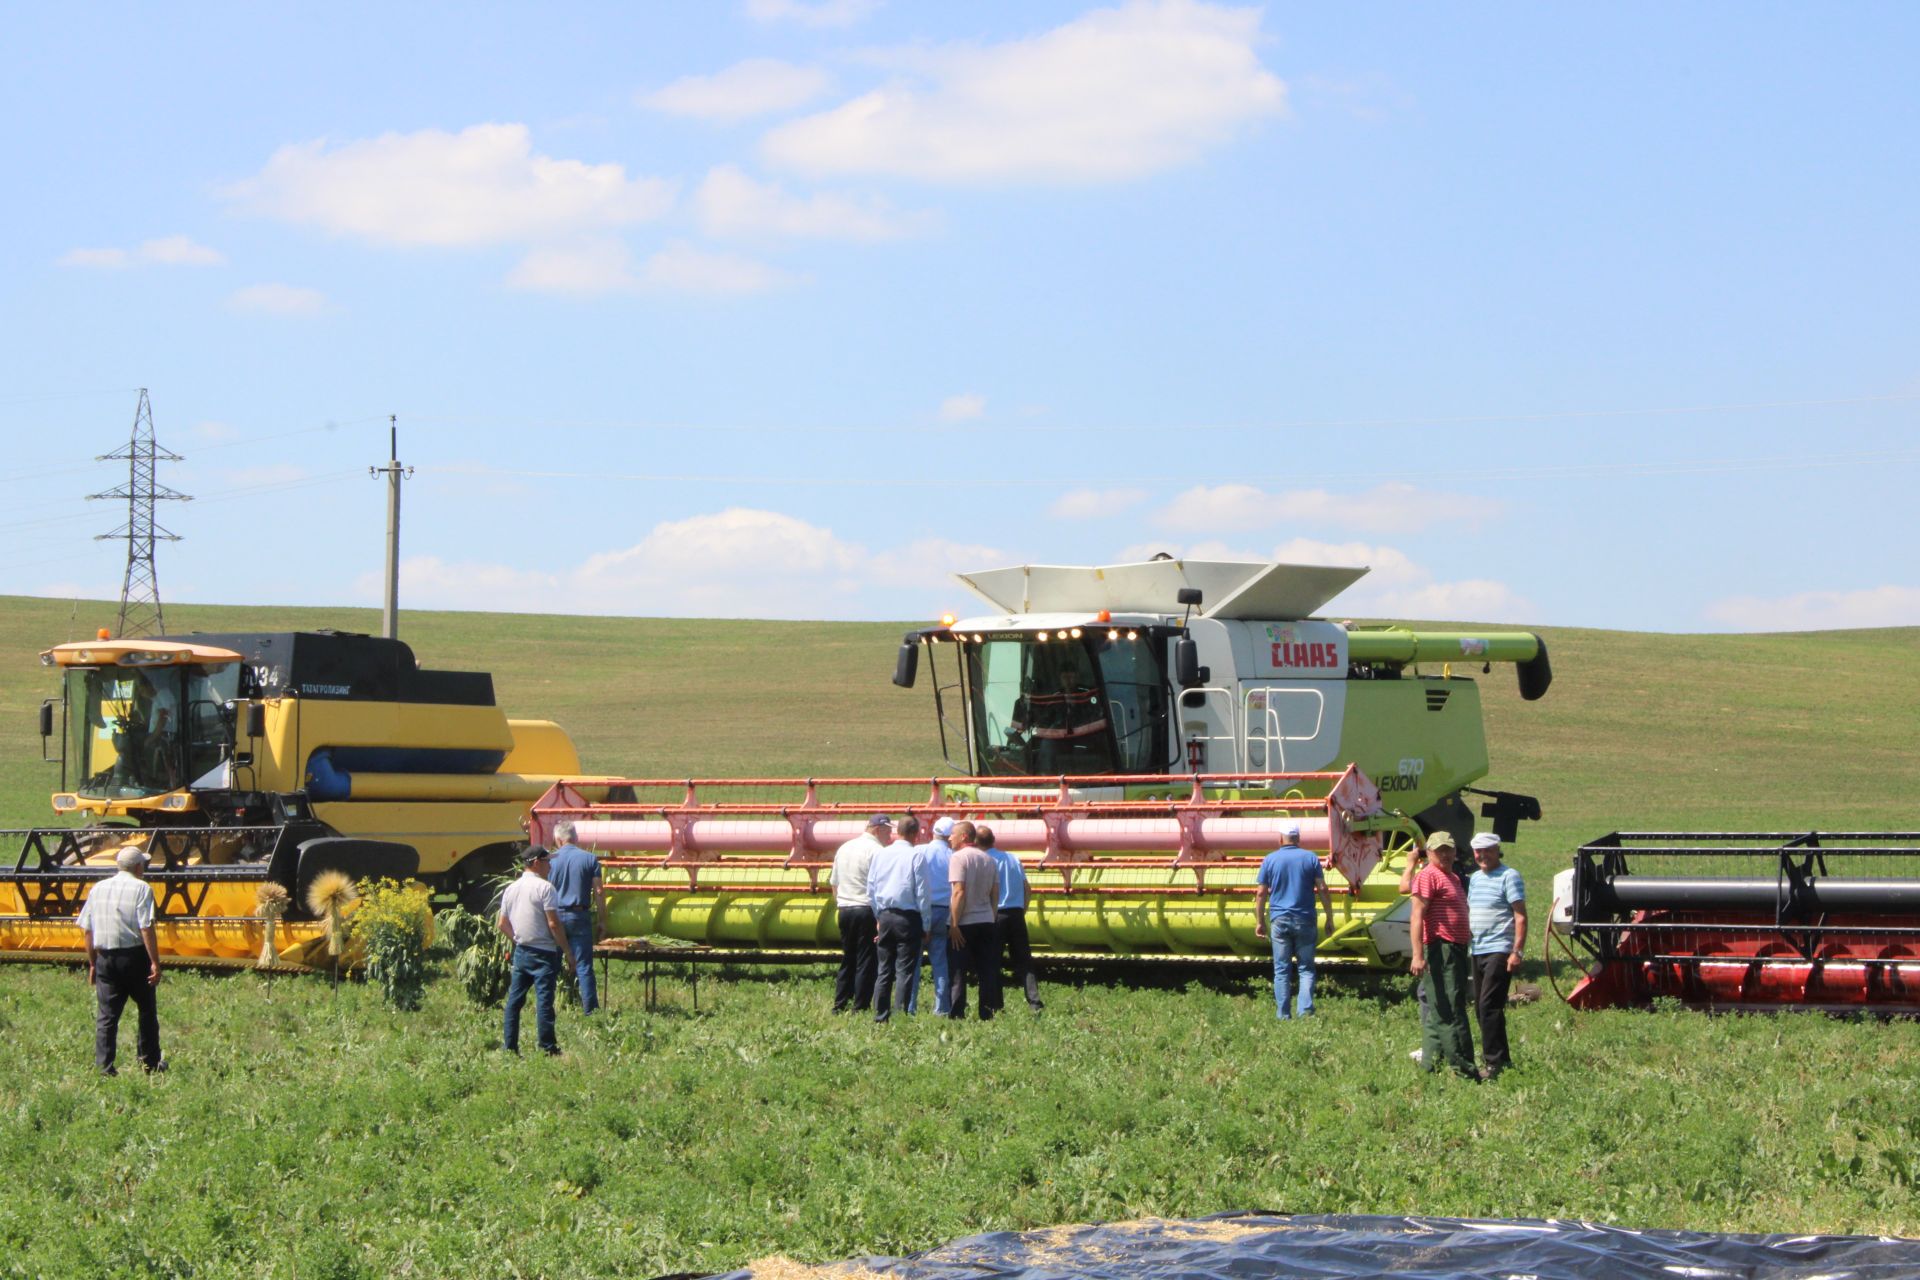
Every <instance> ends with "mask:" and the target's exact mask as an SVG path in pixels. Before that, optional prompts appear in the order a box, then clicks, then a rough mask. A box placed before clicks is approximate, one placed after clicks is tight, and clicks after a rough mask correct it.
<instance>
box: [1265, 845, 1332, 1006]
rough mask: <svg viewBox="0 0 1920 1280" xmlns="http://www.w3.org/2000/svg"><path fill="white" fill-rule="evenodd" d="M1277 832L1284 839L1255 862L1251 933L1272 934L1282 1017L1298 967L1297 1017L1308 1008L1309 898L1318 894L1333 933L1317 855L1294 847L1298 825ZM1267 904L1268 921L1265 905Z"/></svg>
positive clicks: (1329, 902) (1310, 983)
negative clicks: (1269, 906) (1270, 909)
mask: <svg viewBox="0 0 1920 1280" xmlns="http://www.w3.org/2000/svg"><path fill="white" fill-rule="evenodd" d="M1280 834H1281V835H1282V836H1283V837H1285V839H1286V843H1285V844H1283V845H1281V846H1280V847H1279V848H1278V849H1275V850H1274V851H1273V852H1272V853H1270V854H1268V855H1267V856H1266V857H1265V858H1264V859H1262V860H1261V862H1260V875H1259V877H1258V879H1257V881H1256V884H1257V885H1258V888H1257V889H1256V890H1255V893H1254V901H1253V915H1254V923H1253V936H1254V937H1256V938H1260V937H1265V936H1267V934H1269V933H1271V935H1272V938H1273V1003H1274V1005H1275V1007H1276V1008H1277V1009H1278V1010H1279V1014H1280V1017H1281V1018H1283V1019H1286V1018H1291V1017H1292V1016H1293V970H1294V968H1295V966H1298V968H1299V970H1300V1016H1301V1017H1303V1018H1304V1017H1306V1016H1307V1015H1308V1014H1310V1013H1312V1012H1313V979H1314V963H1313V944H1314V942H1315V941H1316V935H1315V934H1314V931H1313V898H1314V894H1315V893H1316V892H1318V894H1319V895H1320V905H1321V906H1322V907H1324V908H1325V909H1326V913H1327V932H1328V933H1332V932H1333V895H1332V894H1331V893H1330V892H1329V891H1328V890H1327V876H1326V872H1324V871H1322V870H1321V868H1320V859H1319V857H1318V856H1317V855H1315V854H1312V853H1309V852H1307V851H1306V850H1305V849H1302V848H1301V847H1300V825H1299V824H1298V823H1292V822H1290V823H1288V824H1287V825H1286V826H1285V827H1283V828H1281V832H1280ZM1269 902H1271V903H1272V904H1273V914H1272V918H1271V920H1269V918H1268V914H1267V904H1268V903H1269Z"/></svg>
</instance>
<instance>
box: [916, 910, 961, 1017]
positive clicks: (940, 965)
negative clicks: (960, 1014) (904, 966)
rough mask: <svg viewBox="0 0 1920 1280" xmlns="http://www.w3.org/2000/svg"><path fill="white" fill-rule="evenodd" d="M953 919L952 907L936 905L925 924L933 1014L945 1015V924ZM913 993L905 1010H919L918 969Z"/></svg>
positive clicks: (937, 1015)
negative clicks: (930, 917) (930, 968)
mask: <svg viewBox="0 0 1920 1280" xmlns="http://www.w3.org/2000/svg"><path fill="white" fill-rule="evenodd" d="M952 919H953V908H952V907H944V906H936V907H935V908H934V909H933V923H932V924H930V925H928V926H927V963H928V964H929V965H931V966H932V967H933V1012H934V1016H936V1017H941V1018H944V1017H946V1016H947V925H948V923H949V922H951V921H952ZM913 988H914V989H913V994H912V995H910V996H908V997H907V1012H908V1013H917V1012H919V1004H920V971H919V970H918V969H915V970H914V973H913Z"/></svg>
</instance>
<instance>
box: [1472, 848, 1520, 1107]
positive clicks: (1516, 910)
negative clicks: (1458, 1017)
mask: <svg viewBox="0 0 1920 1280" xmlns="http://www.w3.org/2000/svg"><path fill="white" fill-rule="evenodd" d="M1473 860H1474V862H1475V863H1476V864H1478V866H1479V870H1477V871H1475V872H1474V873H1473V876H1472V877H1471V878H1470V879H1469V880H1468V881H1467V928H1468V931H1469V932H1470V933H1471V934H1472V936H1473V978H1474V1000H1473V1011H1474V1014H1475V1016H1476V1017H1477V1018H1478V1019H1479V1022H1480V1052H1481V1054H1482V1056H1483V1057H1484V1058H1485V1059H1486V1064H1487V1071H1486V1074H1487V1075H1488V1076H1489V1077H1492V1076H1497V1075H1499V1074H1500V1073H1501V1072H1502V1071H1505V1070H1506V1069H1507V1068H1508V1067H1509V1066H1511V1065H1512V1058H1511V1056H1510V1055H1509V1053H1508V1052H1507V984H1508V982H1509V980H1510V979H1511V977H1512V974H1513V971H1514V970H1515V969H1518V968H1519V967H1520V956H1521V954H1522V953H1523V952H1524V951H1525V950H1526V946H1527V886H1526V885H1525V883H1523V882H1522V881H1521V879H1520V873H1519V872H1518V871H1515V870H1514V869H1513V868H1512V867H1508V866H1503V865H1501V862H1500V837H1499V836H1496V835H1494V834H1492V833H1491V832H1486V831H1483V832H1481V833H1480V834H1479V835H1477V836H1475V837H1474V838H1473Z"/></svg>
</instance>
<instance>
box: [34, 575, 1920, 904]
mask: <svg viewBox="0 0 1920 1280" xmlns="http://www.w3.org/2000/svg"><path fill="white" fill-rule="evenodd" d="M112 621H113V609H112V606H111V605H107V604H82V605H81V606H79V607H78V608H77V609H76V608H75V607H74V606H73V605H72V604H71V603H70V602H67V601H51V600H38V599H27V598H19V597H14V598H7V599H0V824H4V825H7V826H24V825H31V824H33V823H49V822H51V821H52V815H51V811H50V810H49V809H48V808H47V805H46V796H47V794H48V793H49V792H50V791H51V790H53V786H54V781H55V770H54V768H53V767H52V766H48V765H43V764H41V763H39V758H40V756H39V740H38V738H37V736H36V735H35V726H34V708H35V707H36V706H37V705H38V703H39V700H40V699H41V698H43V697H46V696H49V695H52V694H55V693H57V691H58V684H57V681H56V679H55V676H54V674H53V673H52V672H51V671H48V670H46V669H44V668H42V667H41V666H40V665H39V663H38V660H37V657H36V655H37V654H38V653H39V652H40V651H41V650H42V649H45V648H46V647H48V646H49V645H52V644H56V643H60V642H62V641H65V640H69V639H82V638H85V637H87V636H89V635H91V634H92V633H93V629H94V628H95V627H96V626H99V625H102V624H110V623H111V622H112ZM168 622H169V628H170V630H172V631H174V632H176V633H182V632H186V631H189V630H193V629H195V628H198V629H201V630H208V631H213V630H222V631H233V630H248V629H262V630H269V629H271V630H292V629H300V628H314V627H322V626H332V627H338V628H341V629H343V630H358V631H377V630H378V628H379V615H378V614H377V613H376V612H374V611H371V610H364V609H241V608H219V607H206V606H192V605H176V606H173V607H171V608H169V610H168ZM904 625H905V624H898V623H830V622H727V621H695V620H684V619H662V618H578V617H561V616H534V615H520V614H485V613H408V614H404V615H403V617H402V636H403V637H404V638H405V639H406V640H407V641H408V642H409V643H410V644H411V645H412V646H413V648H414V651H415V653H416V654H418V655H419V656H420V658H421V660H422V661H423V662H424V663H426V664H427V665H429V666H436V667H447V668H454V669H472V670H484V671H491V672H493V676H494V685H495V689H496V691H497V694H498V697H499V700H500V702H501V704H502V705H503V706H504V707H505V708H506V709H507V711H508V713H509V714H510V715H516V716H528V717H542V718H548V719H553V720H557V721H559V722H560V723H561V724H563V725H565V726H566V727H567V728H568V730H570V731H571V732H572V734H573V737H574V740H575V742H576V743H578V744H579V747H580V751H581V756H582V759H583V761H584V763H585V765H586V767H587V768H588V769H590V770H594V771H605V772H610V773H627V774H629V775H631V776H639V777H685V776H708V777H732V776H759V777H786V776H792V777H805V776H830V775H835V774H838V775H859V776H877V775H887V776H913V777H919V776H930V775H932V774H934V773H936V772H939V771H940V770H941V759H940V751H939V738H938V734H937V731H936V728H935V724H934V717H933V706H932V702H933V699H932V693H931V688H930V685H931V682H930V681H929V680H927V679H926V677H925V674H924V673H923V675H922V679H921V681H920V684H919V686H918V687H917V688H915V689H913V690H912V691H905V690H901V689H897V688H895V687H894V686H893V684H892V683H891V682H890V679H889V677H890V676H891V674H892V670H893V654H894V648H895V646H896V645H897V644H898V643H899V638H900V633H901V631H902V630H903V628H904ZM1541 634H1542V635H1543V636H1544V637H1545V638H1546V640H1547V644H1548V647H1549V650H1550V652H1551V654H1552V658H1553V665H1554V685H1553V689H1552V690H1551V691H1550V692H1549V693H1548V695H1547V696H1546V698H1544V699H1543V700H1541V701H1539V702H1535V703H1528V702H1522V701H1521V700H1520V697H1519V694H1518V692H1517V690H1516V687H1515V682H1514V679H1513V675H1512V673H1511V671H1510V670H1508V669H1505V668H1499V669H1496V670H1495V671H1494V672H1493V673H1492V674H1490V675H1487V676H1484V677H1481V685H1482V690H1483V699H1484V704H1485V707H1486V716H1487V737H1488V742H1489V744H1490V753H1491V758H1492V760H1493V772H1492V774H1491V775H1490V776H1489V777H1488V778H1487V779H1486V781H1485V783H1484V785H1486V786H1489V787H1497V788H1503V789H1508V790H1514V791H1522V792H1526V793H1529V794H1532V795H1536V796H1538V797H1540V799H1541V802H1542V805H1543V806H1544V810H1545V816H1544V820H1543V821H1542V822H1541V823H1540V824H1538V825H1537V826H1533V827H1529V828H1526V829H1524V830H1523V833H1522V837H1521V843H1520V846H1519V848H1518V849H1516V850H1515V851H1514V852H1513V855H1512V856H1513V859H1514V861H1515V862H1516V864H1517V865H1518V866H1520V868H1521V870H1522V871H1523V872H1526V873H1529V874H1538V873H1539V872H1542V871H1545V870H1548V869H1549V868H1550V867H1559V866H1564V865H1565V862H1566V859H1565V853H1566V851H1567V850H1568V849H1570V848H1571V847H1573V846H1575V845H1577V844H1579V843H1580V842H1581V841H1583V840H1585V839H1589V838H1591V837H1593V836H1596V835H1599V834H1603V833H1605V832H1607V831H1613V830H1627V829H1637V830H1692V829H1699V830H1741V829H1746V830H1790V829H1798V828H1805V827H1828V828H1852V829H1873V828H1902V829H1912V828H1914V827H1916V826H1920V814H1916V812H1915V802H1914V797H1915V796H1917V795H1920V628H1906V629H1893V630H1879V631H1835V632H1820V633H1813V634H1807V635H1769V636H1727V635H1716V636H1673V635H1649V634H1641V633H1633V632H1616V631H1587V630H1573V629H1566V630H1562V629H1554V628H1546V629H1542V632H1541Z"/></svg>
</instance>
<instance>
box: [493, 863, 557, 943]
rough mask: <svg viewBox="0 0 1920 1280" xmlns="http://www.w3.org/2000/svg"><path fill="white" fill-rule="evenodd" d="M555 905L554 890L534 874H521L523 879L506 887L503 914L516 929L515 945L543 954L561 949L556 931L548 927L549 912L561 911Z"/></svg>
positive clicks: (503, 895) (503, 897) (501, 912)
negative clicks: (534, 948) (554, 934)
mask: <svg viewBox="0 0 1920 1280" xmlns="http://www.w3.org/2000/svg"><path fill="white" fill-rule="evenodd" d="M555 901H556V900H555V898H554V896H553V886H552V885H550V884H548V883H547V882H546V881H545V880H543V879H541V878H540V877H539V876H537V875H535V874H534V873H533V872H531V871H522V872H521V873H520V878H519V879H518V880H515V881H514V882H513V883H512V884H510V885H508V886H507V891H506V892H505V893H504V894H502V895H500V914H501V915H503V916H505V917H506V918H507V923H508V924H509V925H511V926H512V927H513V940H514V943H515V944H516V945H518V946H523V947H536V948H538V949H540V950H542V951H558V950H559V949H560V944H559V943H558V942H556V941H555V940H554V937H553V930H551V929H549V928H548V927H547V912H549V911H557V910H558V908H557V907H556V906H555V905H554V903H555Z"/></svg>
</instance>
